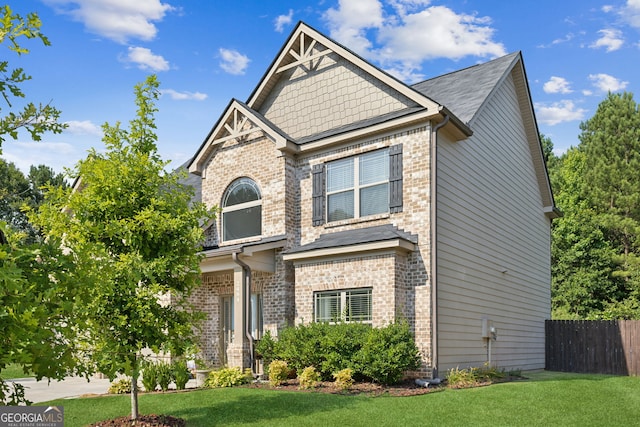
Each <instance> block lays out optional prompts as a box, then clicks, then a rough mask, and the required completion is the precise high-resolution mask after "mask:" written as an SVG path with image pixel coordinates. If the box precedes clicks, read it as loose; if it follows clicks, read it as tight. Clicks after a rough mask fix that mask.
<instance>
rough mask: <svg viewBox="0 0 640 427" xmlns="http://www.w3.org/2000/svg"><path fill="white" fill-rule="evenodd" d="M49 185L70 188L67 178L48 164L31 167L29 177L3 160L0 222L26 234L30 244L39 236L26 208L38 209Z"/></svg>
mask: <svg viewBox="0 0 640 427" xmlns="http://www.w3.org/2000/svg"><path fill="white" fill-rule="evenodd" d="M46 185H53V186H62V187H67V186H68V185H67V183H66V181H65V180H64V175H62V174H56V173H55V172H54V171H53V169H51V168H50V167H48V166H45V165H39V166H31V169H30V171H29V176H28V177H25V176H24V174H23V173H22V171H20V169H18V168H17V167H16V166H15V165H14V164H13V163H8V162H6V161H5V160H3V159H0V220H2V221H5V222H6V223H7V224H8V226H10V227H11V228H13V229H15V230H16V231H22V232H24V233H26V239H27V241H28V242H30V243H33V242H35V241H36V240H37V238H38V237H39V234H38V232H37V230H36V229H35V228H34V227H33V226H32V225H31V223H30V222H29V220H28V218H27V214H26V209H28V208H31V209H37V208H38V206H40V204H42V202H43V200H44V190H43V189H44V187H45V186H46Z"/></svg>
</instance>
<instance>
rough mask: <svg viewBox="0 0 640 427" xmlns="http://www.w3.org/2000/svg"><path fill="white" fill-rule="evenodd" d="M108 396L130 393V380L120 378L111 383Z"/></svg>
mask: <svg viewBox="0 0 640 427" xmlns="http://www.w3.org/2000/svg"><path fill="white" fill-rule="evenodd" d="M107 393H109V394H127V393H131V378H121V379H119V380H116V381H114V382H112V383H111V384H110V385H109V389H108V390H107Z"/></svg>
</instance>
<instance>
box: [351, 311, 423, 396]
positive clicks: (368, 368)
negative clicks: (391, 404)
mask: <svg viewBox="0 0 640 427" xmlns="http://www.w3.org/2000/svg"><path fill="white" fill-rule="evenodd" d="M358 362H359V364H360V367H361V369H362V373H363V374H364V375H365V376H367V377H369V378H371V379H372V380H373V381H376V382H379V383H381V384H395V383H397V382H398V381H400V380H401V379H402V376H403V374H404V372H406V371H409V370H414V369H418V368H419V367H420V353H419V351H418V347H417V346H416V344H415V342H414V340H413V336H412V334H411V331H410V330H409V324H408V323H407V322H396V323H390V324H389V325H387V326H385V327H383V328H373V329H371V331H370V332H369V334H368V336H367V341H366V342H365V344H364V345H363V346H362V349H361V351H360V353H359V354H358Z"/></svg>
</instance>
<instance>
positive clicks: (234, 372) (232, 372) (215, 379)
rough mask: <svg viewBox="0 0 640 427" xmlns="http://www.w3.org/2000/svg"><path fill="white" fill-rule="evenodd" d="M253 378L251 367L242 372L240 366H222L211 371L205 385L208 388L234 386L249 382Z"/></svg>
mask: <svg viewBox="0 0 640 427" xmlns="http://www.w3.org/2000/svg"><path fill="white" fill-rule="evenodd" d="M252 378H253V377H252V375H251V370H250V369H246V370H245V371H244V372H242V370H241V369H240V368H222V369H218V370H215V371H211V372H209V376H208V377H207V380H206V381H205V383H204V386H205V387H208V388H219V387H233V386H237V385H242V384H248V383H249V382H251V379H252Z"/></svg>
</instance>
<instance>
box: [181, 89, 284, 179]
mask: <svg viewBox="0 0 640 427" xmlns="http://www.w3.org/2000/svg"><path fill="white" fill-rule="evenodd" d="M258 133H261V134H262V135H264V136H266V137H268V138H269V139H271V140H272V141H274V142H275V144H276V147H278V148H280V149H284V148H286V147H287V146H288V144H290V142H291V138H290V137H289V136H287V135H286V134H285V133H284V132H282V130H280V129H279V128H278V127H277V126H275V125H273V123H271V122H269V120H267V119H266V118H265V117H264V116H262V115H261V114H260V113H258V112H257V111H253V110H252V109H251V108H249V107H248V106H247V105H246V104H244V103H243V102H240V101H238V100H237V99H232V100H231V102H230V103H229V105H228V106H227V108H226V109H225V112H224V113H223V114H222V116H221V117H220V119H219V120H218V122H217V123H216V124H215V126H214V127H213V128H212V129H211V132H209V135H208V136H207V138H206V139H205V140H204V142H203V143H202V145H201V146H200V148H199V149H198V152H197V153H196V155H195V156H194V158H193V159H192V160H191V162H190V163H189V172H190V173H193V174H196V175H201V174H202V171H203V170H204V167H205V165H206V163H207V161H208V160H209V158H210V157H211V155H212V154H213V151H214V149H215V147H216V146H218V145H219V144H222V143H223V142H226V141H230V140H232V139H242V138H246V137H248V136H249V135H251V134H258Z"/></svg>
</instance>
